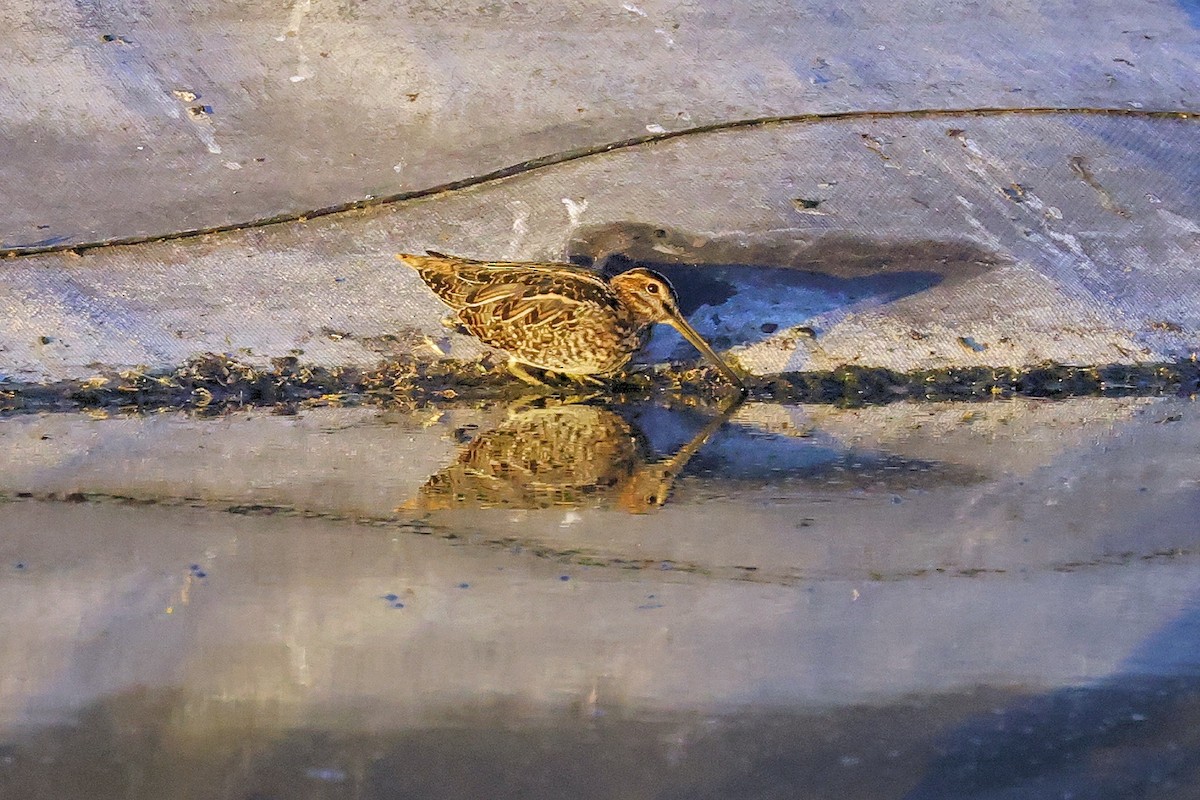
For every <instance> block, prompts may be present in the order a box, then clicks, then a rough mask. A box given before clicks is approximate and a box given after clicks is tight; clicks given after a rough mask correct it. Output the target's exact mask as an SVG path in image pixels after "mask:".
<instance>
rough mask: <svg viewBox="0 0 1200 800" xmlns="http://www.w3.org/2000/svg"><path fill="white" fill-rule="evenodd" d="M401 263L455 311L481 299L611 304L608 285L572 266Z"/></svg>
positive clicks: (427, 259)
mask: <svg viewBox="0 0 1200 800" xmlns="http://www.w3.org/2000/svg"><path fill="white" fill-rule="evenodd" d="M396 258H398V259H399V260H400V261H402V262H403V263H405V264H407V265H408V266H410V267H412V268H413V269H415V270H416V271H417V274H418V275H420V276H421V280H423V281H425V283H426V285H427V286H429V288H430V289H432V290H433V291H434V293H435V294H437V296H438V297H440V298H441V299H442V302H444V303H445V304H446V305H448V306H450V307H451V308H453V309H454V310H455V311H458V310H461V309H463V308H465V307H467V306H468V305H470V304H472V303H478V302H480V300H481V299H489V298H490V299H491V300H496V299H499V298H502V297H509V296H511V297H517V296H520V297H554V298H561V299H563V300H566V301H568V302H570V301H577V302H590V303H610V304H611V303H612V302H614V300H615V298H614V296H613V293H612V289H611V288H610V287H609V285H608V284H607V283H606V282H605V281H604V279H603V278H601V277H600V276H599V275H598V274H596V273H595V272H592V271H591V270H587V269H584V268H582V267H576V266H573V265H570V264H550V263H545V264H542V263H532V262H531V263H507V262H501V261H475V260H473V259H467V258H458V257H455V256H448V255H444V254H442V253H435V252H432V251H431V252H430V254H429V255H424V256H418V255H410V254H408V253H401V254H400V255H398V256H396Z"/></svg>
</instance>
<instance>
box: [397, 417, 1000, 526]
mask: <svg viewBox="0 0 1200 800" xmlns="http://www.w3.org/2000/svg"><path fill="white" fill-rule="evenodd" d="M539 400H541V401H543V402H545V400H546V398H544V397H540V398H539ZM741 407H742V406H741V402H740V401H734V402H730V403H729V404H728V405H727V406H726V407H724V408H722V409H721V410H719V411H717V412H715V413H714V412H709V413H707V414H705V412H703V411H701V410H699V409H693V408H684V409H672V408H666V407H664V406H660V405H653V404H635V405H628V406H614V407H606V406H601V405H595V404H590V403H576V404H570V403H564V404H554V405H545V406H541V407H531V406H529V405H528V404H527V403H526V402H525V401H519V402H517V403H516V404H514V405H513V406H512V407H511V408H510V409H509V411H508V416H507V418H506V419H505V420H504V421H502V422H501V423H500V424H498V425H496V426H495V427H493V428H491V429H488V430H484V431H480V432H477V433H475V435H474V436H473V437H471V438H470V439H469V440H468V441H466V442H465V443H464V444H463V445H462V447H461V448H460V450H459V453H458V456H457V458H456V459H455V461H454V463H452V464H450V465H449V466H447V467H445V468H444V469H442V470H440V471H439V472H437V473H436V474H434V475H433V476H431V477H430V478H429V479H428V480H427V481H426V482H425V483H424V485H423V486H422V487H421V488H420V490H419V491H418V493H417V495H416V497H414V498H412V499H411V500H408V501H407V502H405V503H403V504H402V505H400V506H399V507H398V508H397V509H396V510H397V511H401V512H412V511H440V510H446V509H471V508H480V509H486V508H503V509H528V510H532V509H546V508H569V509H582V508H612V509H618V510H622V511H626V512H629V513H634V514H644V513H648V512H652V511H655V510H657V509H659V508H661V507H662V506H663V505H664V504H665V503H666V502H667V500H668V498H669V497H671V496H672V494H673V493H674V490H675V488H676V484H677V483H678V481H679V480H680V479H681V478H683V477H692V478H694V479H695V481H694V483H695V485H696V487H697V488H699V489H700V490H701V491H700V494H701V495H705V494H706V495H708V496H713V497H716V496H721V495H724V494H728V493H729V492H733V491H737V490H739V489H745V488H746V487H761V486H764V485H773V486H777V487H778V486H782V485H785V484H788V483H794V482H801V483H815V484H824V485H827V486H828V487H829V488H830V489H831V490H832V491H834V492H836V493H844V492H846V491H847V490H853V489H877V490H885V491H897V490H900V489H913V488H925V487H930V486H936V485H967V484H971V483H975V482H977V481H979V480H982V479H983V476H982V475H981V474H980V473H978V472H977V471H975V470H973V469H971V468H968V467H962V466H958V465H952V464H944V463H942V462H934V461H922V460H913V459H907V458H902V457H899V456H895V455H893V454H890V453H886V452H882V451H861V450H857V449H853V448H848V447H846V446H845V445H843V444H841V443H840V442H839V441H838V440H837V439H834V438H833V437H829V436H826V435H823V434H821V433H820V432H819V431H815V430H801V431H793V432H791V433H787V434H781V433H776V432H772V431H768V430H764V429H762V428H761V427H760V426H758V425H756V424H755V423H754V422H753V421H752V419H750V420H746V421H740V420H738V419H736V418H735V414H736V413H737V411H738V410H739V409H740V408H741ZM459 435H461V436H464V437H465V436H466V435H467V431H466V430H460V431H459ZM690 499H695V498H694V497H693V498H690Z"/></svg>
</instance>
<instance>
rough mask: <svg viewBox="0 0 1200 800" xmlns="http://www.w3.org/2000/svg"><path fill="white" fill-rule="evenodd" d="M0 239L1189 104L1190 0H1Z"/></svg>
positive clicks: (149, 228)
mask: <svg viewBox="0 0 1200 800" xmlns="http://www.w3.org/2000/svg"><path fill="white" fill-rule="evenodd" d="M3 5H4V7H3V8H0V63H2V64H3V67H4V70H3V72H4V80H3V82H0V142H2V143H3V145H2V146H0V247H13V246H22V245H32V244H36V243H39V242H41V243H54V242H62V243H70V244H75V243H78V242H86V241H91V240H95V239H107V238H113V237H121V236H130V235H136V234H162V233H169V232H171V231H175V230H180V229H185V228H202V227H208V226H212V225H220V224H228V223H237V222H241V221H244V220H248V219H255V218H260V217H269V216H272V215H274V214H278V213H293V214H303V213H305V212H307V211H309V210H311V209H318V208H323V207H326V206H331V205H335V204H338V203H341V202H345V201H352V200H361V199H365V198H369V197H381V196H386V195H389V194H393V193H397V192H404V191H412V190H416V189H423V188H426V187H428V186H432V185H436V184H440V183H444V182H447V181H452V180H457V179H460V178H465V177H468V176H471V175H478V174H482V173H485V172H488V171H491V170H494V169H497V168H501V167H505V166H508V165H511V164H516V163H520V162H522V161H525V160H528V159H531V158H535V157H540V156H544V155H547V154H553V153H560V152H564V151H570V150H575V149H578V148H585V147H594V146H599V145H604V144H606V143H608V142H612V141H618V140H623V139H627V138H629V137H633V136H639V135H640V136H645V135H647V134H648V133H653V132H657V131H668V132H669V131H677V130H681V129H685V128H689V127H694V126H699V125H706V124H713V123H723V122H726V121H729V120H735V119H744V118H749V117H764V116H777V115H786V114H805V113H813V112H843V111H860V110H869V111H895V110H903V109H920V108H964V107H965V108H977V107H1001V108H1013V107H1030V106H1055V107H1090V108H1096V107H1101V108H1120V109H1138V108H1147V109H1171V110H1184V111H1188V110H1190V111H1196V110H1198V101H1197V98H1196V93H1195V87H1196V86H1197V85H1200V67H1197V63H1198V61H1197V57H1196V54H1197V48H1198V47H1200V26H1198V25H1197V23H1196V13H1195V11H1194V6H1193V4H1192V2H1191V0H1181V1H1180V2H1171V0H1103V1H1102V2H1076V3H1065V4H1038V5H1036V6H1031V5H1028V4H1024V5H1015V6H1014V5H1012V4H1010V3H1005V2H1001V1H999V0H987V1H985V2H981V3H971V4H944V5H939V6H936V7H935V6H931V5H930V4H929V3H926V2H923V0H906V2H893V3H886V4H883V3H873V2H853V3H842V4H839V5H837V6H835V7H831V6H829V5H828V4H827V3H822V2H816V1H815V0H804V2H793V0H732V1H731V0H702V2H689V3H679V2H676V1H675V0H640V1H639V2H621V0H558V1H557V2H552V3H550V2H540V1H536V0H535V1H533V2H522V1H520V0H497V1H496V2H483V3H474V4H463V3H446V2H431V1H430V0H406V1H405V2H387V3H369V2H357V1H356V0H286V2H271V3H262V2H257V0H216V1H215V2H214V1H213V0H172V2H156V3H152V4H130V3H116V2H109V1H108V0H100V1H99V2H86V3H83V2H75V1H74V0H8V2H5V3H4V4H3Z"/></svg>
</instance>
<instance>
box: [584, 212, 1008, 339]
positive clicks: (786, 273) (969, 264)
mask: <svg viewBox="0 0 1200 800" xmlns="http://www.w3.org/2000/svg"><path fill="white" fill-rule="evenodd" d="M566 255H567V258H568V260H570V261H571V262H573V263H576V264H581V265H585V266H593V267H596V268H598V269H600V271H601V272H603V273H604V274H606V275H612V274H615V273H617V272H621V271H623V270H626V269H629V268H631V267H633V266H634V265H635V264H640V265H643V266H647V267H650V268H651V269H654V270H657V271H659V272H661V273H662V274H664V275H666V276H667V278H668V279H670V281H671V282H672V283H673V284H674V285H675V289H676V293H677V294H678V296H679V306H680V309H681V310H682V311H683V313H684V315H685V316H689V317H691V322H692V324H693V325H694V326H695V327H696V328H697V329H698V330H699V331H700V332H701V334H703V335H704V336H706V337H707V338H708V339H709V341H710V342H711V343H712V344H713V346H714V347H716V348H717V349H718V350H720V349H725V348H729V347H733V346H736V345H745V344H750V343H753V342H756V341H760V340H762V339H764V338H766V337H768V336H770V335H771V334H773V333H775V332H776V331H784V330H787V329H788V328H793V327H796V326H800V325H804V324H805V323H807V322H808V321H810V320H811V319H813V318H814V317H816V316H818V315H821V314H826V313H829V312H831V311H836V310H838V309H848V308H851V307H854V306H858V305H862V304H878V303H889V302H894V301H896V300H899V299H900V298H903V297H907V296H909V295H913V294H916V293H918V292H923V291H926V290H928V289H931V288H933V287H935V286H953V285H956V284H959V283H962V282H964V281H967V280H970V279H971V278H974V277H977V276H979V275H982V274H984V273H986V272H988V271H989V270H992V269H994V268H995V267H997V266H999V265H1000V264H1002V263H1004V259H1003V257H1002V256H1001V255H999V254H997V253H994V252H991V251H987V250H984V249H982V248H981V247H979V246H978V245H977V244H974V243H972V242H967V241H945V240H932V239H913V240H904V241H883V240H876V239H868V238H865V237H856V236H845V235H831V236H825V237H822V238H820V239H815V240H814V239H808V238H804V237H802V236H800V235H797V234H795V233H790V234H789V235H788V236H787V237H786V238H783V237H782V236H779V237H776V238H772V239H770V240H767V241H755V240H751V239H749V238H747V237H740V236H739V237H736V238H735V237H712V236H709V235H707V234H702V233H690V232H687V231H681V230H675V229H671V228H666V227H662V226H654V225H648V224H645V223H640V222H616V223H609V224H606V225H600V226H591V227H583V228H580V229H579V230H577V231H576V232H575V234H574V236H573V237H572V239H571V241H570V242H569V243H568V245H567V253H566ZM664 333H665V332H664ZM817 333H819V331H817ZM665 338H666V339H667V341H668V346H666V347H654V345H652V347H654V349H655V352H654V353H653V355H654V356H657V357H663V356H668V355H669V356H673V355H674V351H675V348H676V347H677V346H679V345H680V343H681V342H680V341H679V340H678V338H677V337H673V336H667V337H665ZM656 339H657V340H658V341H663V340H662V339H658V337H657V336H656ZM680 355H681V356H682V355H683V351H682V350H681V351H680Z"/></svg>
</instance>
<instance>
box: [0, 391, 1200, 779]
mask: <svg viewBox="0 0 1200 800" xmlns="http://www.w3.org/2000/svg"><path fill="white" fill-rule="evenodd" d="M1197 409H1198V407H1197V406H1196V404H1195V403H1193V402H1191V401H1189V400H1186V399H1161V398H1120V399H1117V398H1076V399H1068V400H1056V401H1039V400H1029V399H1012V400H1000V401H996V402H991V403H896V404H892V405H885V406H874V407H866V408H860V409H838V408H834V407H830V406H821V405H811V406H792V407H787V406H773V405H765V404H747V405H744V406H742V407H740V408H736V409H732V410H730V411H729V413H728V414H727V415H725V416H722V415H721V410H720V409H717V408H705V407H700V406H692V405H687V404H683V403H682V402H680V403H676V404H674V405H671V404H666V405H661V404H660V405H655V404H644V405H640V406H604V405H600V404H595V403H592V404H575V405H554V404H550V405H545V404H542V403H536V402H535V403H524V404H519V405H516V406H513V407H499V406H493V407H483V408H473V407H458V408H455V407H446V408H440V409H434V408H429V409H422V410H419V411H415V412H404V411H400V410H389V409H369V408H342V409H339V408H314V409H309V410H303V411H301V412H300V413H298V414H293V415H280V414H276V413H272V412H271V411H270V410H265V409H250V410H246V411H242V412H236V413H234V412H230V413H227V414H224V415H220V416H212V417H202V416H194V415H186V414H182V413H175V412H171V413H158V414H144V415H136V414H135V415H129V416H109V417H101V416H99V415H92V416H89V415H86V414H48V415H40V416H38V415H27V416H14V417H9V418H7V419H4V420H3V421H0V443H2V446H0V451H2V453H3V455H2V456H0V493H2V496H3V498H4V499H5V500H6V501H7V502H5V503H4V504H3V505H0V602H2V603H3V606H4V609H5V613H4V614H3V615H2V616H0V637H2V639H3V642H4V647H3V648H0V796H4V797H21V798H41V797H46V798H50V797H54V798H61V797H76V796H85V795H86V796H88V797H92V798H160V797H173V798H222V800H224V799H225V798H239V799H241V798H309V797H312V798H326V797H339V798H340V797H354V798H392V797H421V798H439V797H446V798H450V797H490V798H495V797H513V798H559V797H580V798H592V797H595V798H601V797H603V798H608V797H662V798H676V797H678V798H684V797H687V798H693V797H713V798H751V797H753V798H768V797H780V798H783V797H800V796H803V797H829V798H854V797H864V798H866V797H870V798H882V797H897V798H900V797H908V798H934V797H955V798H983V797H988V798H993V797H1001V796H1005V797H1007V796H1022V797H1062V796H1066V795H1070V796H1074V797H1077V798H1078V797H1110V796H1126V795H1125V794H1123V793H1126V794H1135V795H1137V796H1141V797H1157V796H1162V797H1178V796H1181V795H1180V793H1181V792H1183V793H1188V792H1195V791H1197V787H1200V776H1198V775H1197V771H1196V766H1195V758H1194V754H1195V752H1196V748H1197V746H1200V742H1197V740H1196V733H1195V731H1196V730H1197V725H1196V722H1197V717H1195V716H1193V714H1198V715H1200V703H1198V699H1200V633H1198V632H1200V590H1198V589H1197V587H1198V586H1200V550H1198V548H1200V523H1198V522H1197V520H1198V519H1200V459H1197V455H1198V453H1200V411H1198V410H1197ZM503 464H507V465H508V467H507V468H504V467H502V466H501V465H503Z"/></svg>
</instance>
